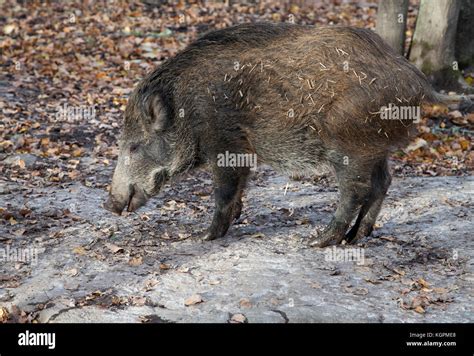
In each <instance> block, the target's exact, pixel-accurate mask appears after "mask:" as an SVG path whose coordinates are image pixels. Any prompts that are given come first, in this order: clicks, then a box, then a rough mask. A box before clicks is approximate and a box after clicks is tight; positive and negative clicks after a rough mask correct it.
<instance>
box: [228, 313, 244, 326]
mask: <svg viewBox="0 0 474 356" xmlns="http://www.w3.org/2000/svg"><path fill="white" fill-rule="evenodd" d="M247 322H248V321H247V317H246V316H245V315H244V314H240V313H238V314H234V315H232V317H231V318H230V320H229V323H231V324H244V323H247Z"/></svg>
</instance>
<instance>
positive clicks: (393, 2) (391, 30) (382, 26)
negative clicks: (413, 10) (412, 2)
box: [375, 0, 408, 55]
mask: <svg viewBox="0 0 474 356" xmlns="http://www.w3.org/2000/svg"><path fill="white" fill-rule="evenodd" d="M407 13H408V0H380V3H379V9H378V13H377V26H376V29H375V30H376V32H377V33H378V34H379V35H380V37H382V38H383V39H384V40H385V41H386V42H387V43H388V44H389V45H390V46H392V48H393V49H394V50H395V51H397V52H398V53H400V54H402V55H403V54H404V46H405V28H406V23H407Z"/></svg>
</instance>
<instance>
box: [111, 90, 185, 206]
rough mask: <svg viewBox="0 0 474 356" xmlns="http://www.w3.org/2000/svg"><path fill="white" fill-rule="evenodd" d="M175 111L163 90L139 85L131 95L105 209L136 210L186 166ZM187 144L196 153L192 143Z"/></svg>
mask: <svg viewBox="0 0 474 356" xmlns="http://www.w3.org/2000/svg"><path fill="white" fill-rule="evenodd" d="M171 115H172V114H171V113H170V110H169V108H167V107H166V106H165V105H164V103H163V101H162V99H161V97H160V95H159V94H156V93H154V94H153V93H152V94H146V93H143V91H142V90H140V89H139V88H138V89H137V90H135V91H134V93H133V94H132V95H131V97H130V99H129V102H128V105H127V109H126V110H125V122H124V127H123V132H122V135H121V138H120V139H119V157H118V161H117V165H116V167H115V171H114V174H113V178H112V185H111V188H110V194H109V198H108V200H107V201H106V202H105V203H104V208H105V209H107V210H110V211H112V212H114V213H117V214H121V212H122V211H123V210H124V209H127V211H135V210H136V209H138V208H139V207H141V206H142V205H144V204H145V203H146V202H147V200H148V199H149V198H150V197H151V196H153V195H155V194H157V193H158V192H159V190H160V188H161V187H162V186H163V184H164V183H165V182H166V181H167V179H168V178H169V177H171V176H172V175H174V174H175V173H177V172H178V171H181V170H182V164H185V163H183V160H181V159H180V153H179V152H180V149H179V148H176V147H175V146H176V142H177V134H178V133H177V130H176V128H175V125H173V122H172V121H173V120H172V117H171ZM178 141H179V140H178ZM182 144H183V143H181V144H180V145H178V146H182ZM185 145H186V144H185ZM186 147H188V149H187V152H186V153H188V154H190V155H191V157H192V153H190V152H189V145H187V146H186ZM184 161H186V162H187V161H188V160H184Z"/></svg>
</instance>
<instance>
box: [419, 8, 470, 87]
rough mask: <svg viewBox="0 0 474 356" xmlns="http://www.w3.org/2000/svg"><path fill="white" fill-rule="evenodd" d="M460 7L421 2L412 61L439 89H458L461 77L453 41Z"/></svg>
mask: <svg viewBox="0 0 474 356" xmlns="http://www.w3.org/2000/svg"><path fill="white" fill-rule="evenodd" d="M460 4H461V1H460V0H436V1H431V0H421V4H420V10H419V13H418V19H417V22H416V28H415V33H414V35H413V44H412V48H411V51H410V61H411V62H413V63H414V64H415V65H416V66H417V67H418V68H419V69H420V70H421V71H423V72H424V73H425V74H426V75H428V76H429V77H430V79H431V80H432V82H433V84H434V85H435V87H438V88H442V87H446V88H450V87H453V86H454V87H455V86H456V85H457V81H458V78H459V74H460V73H459V70H458V68H457V67H456V63H455V57H454V41H455V37H456V28H457V22H458V17H459V9H460Z"/></svg>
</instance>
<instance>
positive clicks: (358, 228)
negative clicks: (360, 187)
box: [345, 158, 392, 243]
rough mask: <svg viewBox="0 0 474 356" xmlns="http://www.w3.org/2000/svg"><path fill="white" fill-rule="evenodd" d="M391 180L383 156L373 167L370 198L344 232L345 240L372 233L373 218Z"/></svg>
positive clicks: (352, 241) (380, 205)
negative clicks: (350, 226)
mask: <svg viewBox="0 0 474 356" xmlns="http://www.w3.org/2000/svg"><path fill="white" fill-rule="evenodd" d="M391 182H392V177H391V176H390V172H389V171H388V165H387V159H386V158H384V159H383V160H381V161H380V162H379V163H378V164H376V165H375V167H374V170H373V172H372V191H371V198H370V200H368V201H367V202H366V203H365V204H364V205H363V206H362V208H361V210H360V212H359V216H358V217H357V220H356V222H355V224H354V226H353V227H352V228H351V230H350V231H349V232H348V233H347V234H346V237H345V239H346V240H347V242H351V243H354V242H356V241H357V240H359V239H360V238H362V237H365V236H369V235H370V234H371V233H372V230H373V226H374V224H375V220H376V219H377V216H378V215H379V212H380V208H381V207H382V203H383V200H384V198H385V194H386V193H387V190H388V188H389V187H390V183H391Z"/></svg>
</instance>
